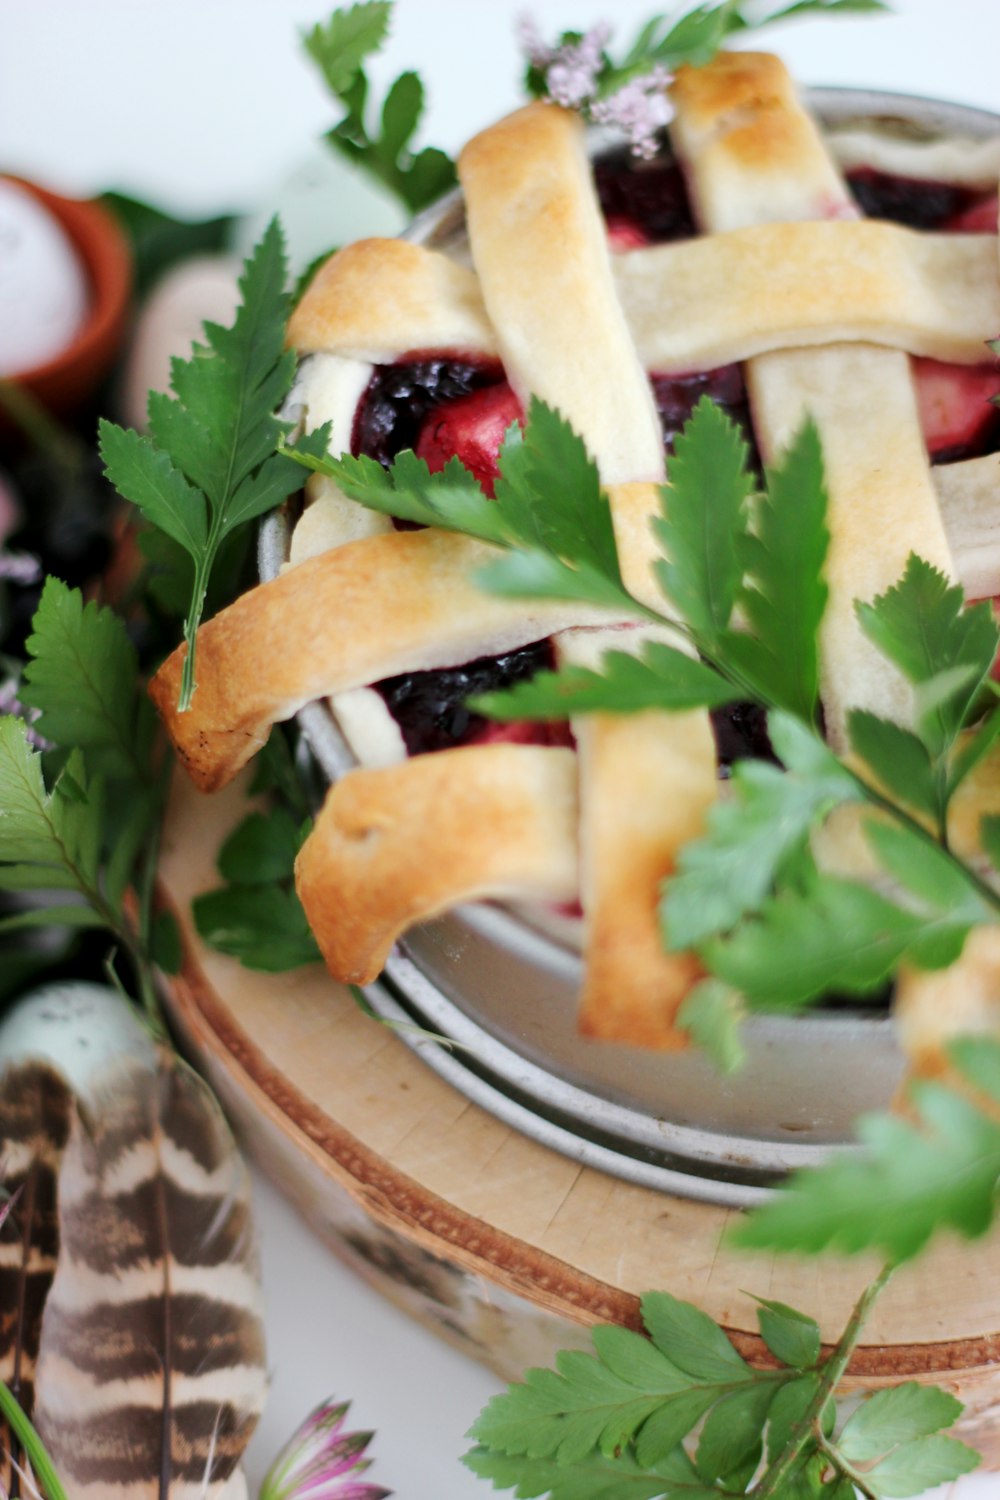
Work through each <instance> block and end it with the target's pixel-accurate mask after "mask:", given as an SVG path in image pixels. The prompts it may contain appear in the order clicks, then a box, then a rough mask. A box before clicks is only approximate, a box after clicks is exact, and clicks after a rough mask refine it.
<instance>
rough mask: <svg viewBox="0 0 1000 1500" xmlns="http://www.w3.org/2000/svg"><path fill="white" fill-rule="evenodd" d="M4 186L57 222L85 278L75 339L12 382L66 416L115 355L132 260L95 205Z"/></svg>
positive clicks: (33, 188) (30, 187)
mask: <svg viewBox="0 0 1000 1500" xmlns="http://www.w3.org/2000/svg"><path fill="white" fill-rule="evenodd" d="M8 180H9V181H11V182H16V183H17V184H18V185H19V186H20V187H23V188H25V189H26V190H27V191H28V192H29V193H31V195H32V196H33V197H34V198H37V200H38V201H39V203H41V204H42V206H43V207H44V208H46V209H48V211H49V213H51V214H52V215H53V216H54V217H55V218H56V219H57V220H58V222H59V223H60V224H61V225H62V227H63V229H64V230H65V232H66V234H67V235H68V236H69V238H70V241H71V242H72V244H73V247H74V249H75V250H76V252H77V254H78V255H79V257H80V260H81V261H82V263H83V268H84V271H85V272H86V275H87V281H88V284H89V292H90V309H89V312H88V314H87V318H86V321H85V322H84V325H83V327H82V328H81V330H80V332H79V333H78V334H77V336H76V338H75V339H74V340H73V341H72V343H71V344H69V345H67V347H66V348H65V349H63V350H61V351H60V353H59V354H57V355H56V356H55V357H54V358H53V359H49V360H46V361H45V363H44V364H40V365H36V366H35V367H34V369H31V370H25V371H23V372H22V373H21V374H19V375H18V376H17V377H16V379H17V383H18V385H21V386H23V387H24V388H25V389H26V390H28V391H30V392H31V393H32V395H34V396H37V397H38V399H39V400H40V401H42V402H44V404H45V405H46V406H47V407H49V408H50V409H51V410H52V411H59V412H62V411H67V410H69V409H70V408H72V407H73V406H75V405H76V404H78V403H79V402H81V401H83V400H84V399H85V398H86V396H87V395H88V393H89V392H90V391H91V390H93V388H94V386H95V385H97V383H98V382H99V381H100V380H101V378H102V377H103V376H104V375H105V374H106V373H107V371H108V370H109V369H110V367H111V364H112V361H113V360H114V358H115V355H116V354H117V353H118V350H119V347H120V345H121V342H122V337H123V334H124V331H125V319H126V314H127V312H128V305H129V297H130V294H131V291H132V254H131V251H130V249H129V246H128V242H127V240H126V238H125V235H124V234H123V233H122V230H121V229H120V228H119V225H118V222H117V220H116V219H115V218H114V217H113V216H112V215H111V214H110V213H109V212H108V211H107V209H105V208H102V206H101V205H100V204H99V203H94V202H84V201H82V200H80V199H76V198H63V197H61V196H60V195H59V194H58V193H52V192H49V190H48V189H47V188H43V187H39V186H38V184H37V183H34V182H26V181H25V180H24V178H21V177H14V176H11V177H9V178H8Z"/></svg>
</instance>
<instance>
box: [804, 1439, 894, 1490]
mask: <svg viewBox="0 0 1000 1500" xmlns="http://www.w3.org/2000/svg"><path fill="white" fill-rule="evenodd" d="M813 1436H814V1437H815V1439H816V1445H817V1447H818V1448H819V1450H820V1452H821V1453H824V1454H825V1455H826V1457H827V1458H828V1459H829V1460H830V1462H831V1464H832V1465H833V1467H834V1468H835V1469H836V1470H837V1473H838V1474H842V1475H843V1476H844V1478H845V1479H849V1480H850V1481H851V1483H852V1484H853V1485H854V1488H855V1489H856V1490H858V1491H860V1493H861V1494H862V1495H863V1496H864V1500H879V1497H878V1496H877V1495H876V1493H875V1491H874V1490H872V1489H869V1488H868V1485H867V1484H866V1483H865V1476H864V1475H863V1474H859V1473H858V1471H857V1469H854V1468H852V1467H851V1465H850V1464H849V1463H848V1461H847V1459H846V1458H845V1457H844V1455H843V1454H842V1453H841V1451H840V1449H839V1448H837V1447H836V1445H835V1444H833V1443H831V1442H830V1441H829V1440H828V1438H827V1437H826V1434H825V1433H824V1432H823V1431H822V1429H821V1427H820V1426H819V1424H817V1426H816V1431H815V1432H814V1434H813Z"/></svg>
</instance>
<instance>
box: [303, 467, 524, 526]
mask: <svg viewBox="0 0 1000 1500" xmlns="http://www.w3.org/2000/svg"><path fill="white" fill-rule="evenodd" d="M299 462H302V463H303V466H304V467H305V468H308V469H311V470H312V471H313V472H314V473H318V474H325V475H327V476H328V477H329V478H330V479H332V480H333V481H334V482H335V483H336V484H337V485H338V486H339V487H340V489H341V490H342V491H343V493H344V494H345V495H347V497H348V498H349V499H351V500H357V501H358V503H359V504H361V505H364V506H367V507H368V509H369V510H377V511H380V512H381V513H382V514H383V515H388V516H398V517H399V518H400V519H401V520H404V521H414V522H416V523H417V524H418V525H420V526H441V527H444V528H445V529H446V530H448V531H460V532H463V533H464V534H465V535H467V536H474V537H478V538H479V540H480V541H484V542H491V543H493V544H494V545H496V546H504V545H508V544H509V541H510V537H509V533H508V531H507V528H506V527H505V525H504V517H503V513H502V511H501V510H500V509H499V508H498V507H497V506H496V505H494V504H491V502H490V501H489V500H488V499H487V498H486V496H485V495H484V494H483V492H482V490H481V489H480V488H479V486H478V484H476V482H475V480H474V479H473V478H472V475H471V474H470V473H469V471H468V469H466V468H464V467H463V465H462V464H461V463H459V461H458V459H457V458H452V459H449V461H448V463H447V464H446V465H445V467H444V468H443V469H442V470H441V471H440V472H439V473H436V474H432V473H431V471H430V470H429V469H428V467H427V465H426V463H425V462H424V460H423V459H421V458H417V456H416V454H414V453H411V452H410V451H409V450H407V449H404V451H403V452H402V453H400V454H398V455H397V456H396V458H395V460H394V461H393V463H392V464H391V466H390V467H389V468H388V469H384V468H383V467H382V465H381V464H380V463H378V462H376V460H375V459H373V458H365V457H361V458H351V457H349V456H343V457H340V458H335V457H332V456H328V457H326V458H313V459H311V460H307V459H305V458H304V457H300V458H299Z"/></svg>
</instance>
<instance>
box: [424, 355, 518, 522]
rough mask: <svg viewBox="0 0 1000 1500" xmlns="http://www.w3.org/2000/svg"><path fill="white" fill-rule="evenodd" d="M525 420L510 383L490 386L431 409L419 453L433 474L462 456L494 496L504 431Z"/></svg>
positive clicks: (426, 420)
mask: <svg viewBox="0 0 1000 1500" xmlns="http://www.w3.org/2000/svg"><path fill="white" fill-rule="evenodd" d="M523 420H524V413H523V412H522V410H521V403H520V402H519V401H518V399H517V397H516V396H515V395H514V392H513V391H512V390H511V388H510V386H509V385H508V384H507V382H506V381H503V382H501V384H500V385H488V386H485V387H484V388H483V389H482V390H479V391H473V392H472V393H471V394H470V395H468V396H460V397H459V398H458V400H457V401H448V402H446V403H445V404H444V405H442V406H436V407H435V408H434V409H433V411H430V412H428V414H427V416H426V417H425V418H424V422H423V426H422V427H421V429H420V435H419V437H418V438H417V445H416V453H417V456H418V458H422V459H423V460H424V461H425V463H426V464H427V467H428V468H429V469H430V470H431V472H432V473H434V474H436V473H438V472H439V471H440V470H441V469H443V468H444V466H445V464H446V463H447V462H448V460H449V458H458V459H460V460H461V462H462V463H463V464H464V465H465V467H466V468H467V469H470V470H471V471H472V473H473V474H474V475H475V477H476V479H477V480H478V481H479V483H480V484H481V485H482V487H483V489H484V490H485V491H486V493H487V494H488V495H492V494H493V482H494V480H495V479H496V477H497V474H498V472H499V470H498V468H497V458H498V456H499V453H500V445H501V443H502V442H503V437H504V433H505V432H506V431H507V428H508V427H510V426H511V424H512V423H513V422H522V421H523Z"/></svg>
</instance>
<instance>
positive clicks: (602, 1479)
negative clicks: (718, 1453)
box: [462, 1448, 718, 1500]
mask: <svg viewBox="0 0 1000 1500" xmlns="http://www.w3.org/2000/svg"><path fill="white" fill-rule="evenodd" d="M462 1462H463V1463H464V1464H465V1466H466V1467H467V1468H468V1469H471V1470H472V1472H473V1474H476V1475H478V1476H479V1478H480V1479H491V1480H492V1481H493V1487H494V1489H504V1490H513V1491H514V1494H515V1495H516V1496H518V1497H520V1500H532V1497H536V1496H542V1495H547V1496H549V1497H550V1500H717V1496H718V1491H717V1490H715V1489H714V1488H712V1487H709V1486H707V1485H706V1486H703V1485H701V1484H699V1483H698V1479H697V1475H696V1474H695V1473H694V1471H693V1470H691V1471H690V1475H684V1477H683V1478H682V1477H680V1475H679V1474H678V1475H677V1477H676V1478H675V1477H674V1473H675V1472H676V1471H674V1472H671V1473H668V1474H665V1475H664V1474H662V1472H658V1471H657V1470H653V1471H652V1472H650V1471H648V1470H643V1469H640V1468H639V1467H638V1465H637V1464H636V1463H635V1462H634V1461H633V1460H632V1459H630V1458H628V1457H622V1458H620V1459H608V1458H600V1457H594V1458H590V1459H587V1460H586V1461H585V1462H583V1463H579V1464H559V1463H556V1461H555V1460H554V1459H551V1458H525V1457H523V1456H522V1455H509V1454H504V1453H491V1452H490V1451H489V1450H488V1449H486V1448H474V1449H472V1451H471V1452H470V1453H466V1454H465V1456H464V1457H463V1459H462ZM662 1467H663V1466H661V1471H662Z"/></svg>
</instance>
